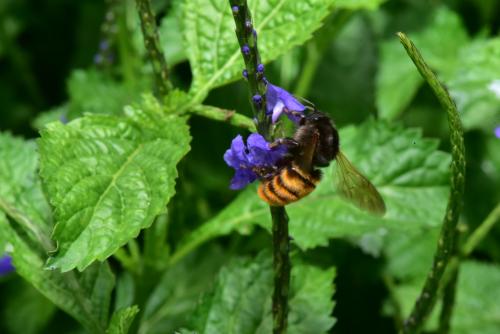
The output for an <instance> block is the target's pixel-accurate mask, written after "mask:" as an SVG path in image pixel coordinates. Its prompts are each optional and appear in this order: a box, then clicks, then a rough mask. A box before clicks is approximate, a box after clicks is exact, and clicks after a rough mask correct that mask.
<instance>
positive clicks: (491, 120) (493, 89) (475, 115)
mask: <svg viewBox="0 0 500 334" xmlns="http://www.w3.org/2000/svg"><path fill="white" fill-rule="evenodd" d="M443 79H444V80H445V82H446V84H447V86H448V89H449V90H450V94H451V96H452V97H453V99H454V100H455V102H456V104H457V108H458V110H459V112H460V114H461V116H462V122H463V124H464V127H465V128H484V129H485V130H487V131H488V132H490V131H492V130H493V128H494V127H495V126H497V125H498V124H500V37H497V38H493V39H481V40H476V41H474V42H473V43H471V44H470V45H468V46H467V47H465V48H463V49H462V50H461V52H460V54H459V55H458V58H457V66H455V67H454V69H453V70H452V71H451V72H450V71H448V72H446V71H445V72H444V73H443Z"/></svg>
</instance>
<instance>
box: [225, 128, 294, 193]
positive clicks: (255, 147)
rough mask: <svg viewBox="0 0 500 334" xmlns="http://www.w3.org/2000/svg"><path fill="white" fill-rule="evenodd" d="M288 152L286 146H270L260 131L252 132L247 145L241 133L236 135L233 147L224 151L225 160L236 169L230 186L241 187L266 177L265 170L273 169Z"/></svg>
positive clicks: (232, 187) (232, 143)
mask: <svg viewBox="0 0 500 334" xmlns="http://www.w3.org/2000/svg"><path fill="white" fill-rule="evenodd" d="M286 154H287V148H286V147H285V146H283V145H279V146H275V147H270V145H269V143H268V142H267V141H266V140H265V139H264V137H262V136H261V135H260V134H258V133H252V134H251V135H250V136H249V137H248V139H247V144H246V145H245V143H244V141H243V138H242V137H241V135H238V136H236V138H234V139H233V141H232V142H231V147H230V148H229V149H228V150H227V151H226V153H224V161H225V162H226V163H227V164H228V166H230V167H233V168H234V170H235V174H234V177H233V179H232V180H231V185H230V188H231V189H234V190H236V189H241V188H243V187H245V186H246V185H247V184H249V183H251V182H253V181H255V180H257V179H258V178H260V177H265V176H266V175H265V174H266V172H265V171H272V170H273V168H275V167H276V164H277V163H278V161H280V160H281V159H282V158H283V157H284V156H285V155H286Z"/></svg>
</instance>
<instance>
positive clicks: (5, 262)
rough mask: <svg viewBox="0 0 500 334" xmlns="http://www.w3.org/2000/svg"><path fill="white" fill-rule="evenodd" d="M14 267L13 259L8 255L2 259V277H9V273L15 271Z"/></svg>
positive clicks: (0, 272)
mask: <svg viewBox="0 0 500 334" xmlns="http://www.w3.org/2000/svg"><path fill="white" fill-rule="evenodd" d="M14 269H15V268H14V266H13V265H12V258H11V257H10V256H8V255H4V256H2V257H0V276H3V275H7V274H8V273H10V272H12V271H14Z"/></svg>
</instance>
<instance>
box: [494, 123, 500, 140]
mask: <svg viewBox="0 0 500 334" xmlns="http://www.w3.org/2000/svg"><path fill="white" fill-rule="evenodd" d="M495 136H496V137H497V138H498V139H500V126H497V127H496V128H495Z"/></svg>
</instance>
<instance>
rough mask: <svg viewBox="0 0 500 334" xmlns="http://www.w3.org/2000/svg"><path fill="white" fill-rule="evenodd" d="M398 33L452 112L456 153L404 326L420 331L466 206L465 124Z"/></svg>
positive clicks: (406, 329)
mask: <svg viewBox="0 0 500 334" xmlns="http://www.w3.org/2000/svg"><path fill="white" fill-rule="evenodd" d="M398 36H399V39H400V41H401V44H403V46H404V48H405V49H406V51H407V53H408V55H409V56H410V58H411V60H412V61H413V63H414V64H415V66H416V67H417V69H418V71H419V72H420V74H421V75H422V77H423V78H424V79H425V80H426V81H427V83H428V84H429V86H430V87H431V89H432V90H433V92H434V94H435V95H436V97H437V98H438V100H439V102H440V104H441V106H442V107H443V109H445V111H446V113H447V114H448V124H449V128H450V142H451V156H452V162H451V191H450V197H449V199H448V205H447V208H446V214H445V217H444V221H443V225H442V228H441V232H440V236H439V240H438V244H437V249H436V252H435V254H434V260H433V264H432V268H431V270H430V271H429V274H428V275H427V278H426V280H425V283H424V286H423V288H422V291H421V293H420V296H419V297H418V298H417V300H416V302H415V305H414V306H413V310H412V311H411V313H410V316H409V317H408V318H407V319H406V321H405V324H404V327H403V332H404V333H418V332H419V330H420V328H421V327H422V326H423V324H424V321H425V320H426V319H427V317H428V315H429V314H430V313H431V311H432V309H433V307H434V304H435V302H436V298H437V292H438V288H439V285H440V282H441V280H442V278H443V274H444V271H445V269H446V267H447V265H448V262H449V261H450V258H451V256H452V254H453V251H454V249H455V245H456V244H455V242H456V240H455V239H456V238H457V223H458V216H459V213H460V210H461V207H462V198H463V192H464V178H465V147H464V141H463V130H462V124H461V122H460V118H459V116H458V112H457V108H456V106H455V103H454V102H453V101H452V99H451V98H450V95H449V94H448V92H447V91H446V89H445V87H444V86H443V85H442V84H441V83H440V82H439V80H438V79H437V77H436V75H435V74H434V73H433V72H432V71H431V69H430V68H429V66H427V64H426V63H425V61H424V59H423V58H422V56H421V54H420V52H419V51H418V50H417V48H416V47H415V45H414V44H413V43H412V42H411V41H410V40H409V39H408V37H407V36H406V35H405V34H403V33H398ZM451 307H452V306H451ZM450 312H451V309H450Z"/></svg>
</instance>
